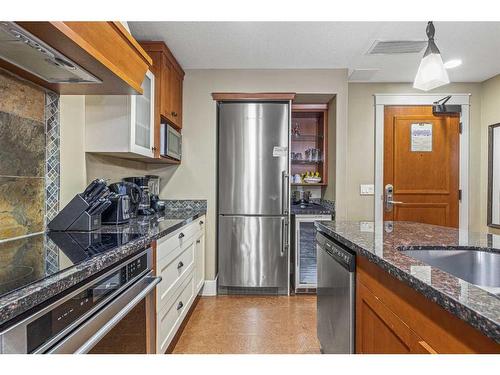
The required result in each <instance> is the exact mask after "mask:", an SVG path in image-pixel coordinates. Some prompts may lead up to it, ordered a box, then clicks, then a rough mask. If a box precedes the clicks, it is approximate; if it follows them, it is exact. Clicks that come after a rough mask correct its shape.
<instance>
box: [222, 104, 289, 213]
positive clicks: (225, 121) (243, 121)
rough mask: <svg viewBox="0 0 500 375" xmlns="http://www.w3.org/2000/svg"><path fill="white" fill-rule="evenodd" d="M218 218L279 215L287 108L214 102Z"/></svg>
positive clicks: (284, 185)
mask: <svg viewBox="0 0 500 375" xmlns="http://www.w3.org/2000/svg"><path fill="white" fill-rule="evenodd" d="M218 117H219V128H218V139H219V142H218V144H219V146H218V148H219V159H218V160H219V161H218V163H219V165H218V176H219V177H218V180H219V214H227V215H283V214H285V211H286V209H287V207H288V138H289V129H288V128H289V104H287V103H219V108H218Z"/></svg>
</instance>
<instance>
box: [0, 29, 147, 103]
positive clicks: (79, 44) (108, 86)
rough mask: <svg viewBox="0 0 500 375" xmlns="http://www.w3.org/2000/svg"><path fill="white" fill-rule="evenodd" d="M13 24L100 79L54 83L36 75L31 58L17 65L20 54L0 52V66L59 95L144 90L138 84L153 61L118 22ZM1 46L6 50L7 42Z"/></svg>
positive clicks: (127, 92)
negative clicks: (0, 55) (96, 80)
mask: <svg viewBox="0 0 500 375" xmlns="http://www.w3.org/2000/svg"><path fill="white" fill-rule="evenodd" d="M15 25H16V26H19V27H21V28H22V30H24V31H25V32H26V33H25V34H26V35H27V36H28V37H35V38H36V39H38V41H39V43H40V42H41V44H44V45H46V46H47V47H48V48H50V49H52V50H55V51H58V52H59V53H61V54H62V55H63V56H64V57H65V58H67V59H68V61H71V62H72V63H74V64H76V65H77V66H79V67H80V68H82V69H84V70H86V71H87V72H88V73H90V74H91V75H93V76H94V77H96V78H97V79H98V80H100V81H102V82H89V83H81V82H79V83H72V82H64V83H62V82H60V80H58V81H57V82H56V83H54V82H51V81H50V79H47V77H44V78H41V75H40V74H35V72H34V69H30V66H29V65H30V61H27V62H26V64H24V65H23V64H19V63H18V62H17V61H16V57H18V56H19V55H17V56H15V57H14V58H13V55H10V56H9V57H6V55H7V54H3V56H4V58H2V57H0V67H3V68H5V69H7V70H10V71H12V72H13V73H15V74H17V75H19V76H22V77H24V78H26V79H28V80H30V81H32V82H34V83H36V84H39V85H41V86H43V87H46V88H48V89H50V90H53V91H56V92H58V93H61V94H79V95H92V94H99V95H115V94H132V95H134V94H142V93H143V90H142V88H141V84H142V82H143V80H144V77H145V74H146V71H147V70H148V69H149V67H150V66H151V64H152V60H151V58H150V57H149V56H148V54H147V53H146V52H145V51H144V49H143V48H142V47H141V46H140V45H139V43H138V42H137V41H136V40H135V39H134V38H133V37H132V35H130V33H129V32H128V31H127V30H126V29H125V27H124V26H123V25H122V24H121V22H16V23H15ZM21 39H22V38H21ZM2 43H4V42H2ZM12 43H16V41H13V42H12ZM35 43H36V42H35ZM37 45H38V44H36V45H35V44H33V46H32V47H33V48H32V51H30V50H28V51H29V52H30V53H33V54H34V56H35V57H36V53H37V52H36V49H37V48H35V47H36V46H37ZM4 47H5V48H6V52H9V51H7V48H8V45H7V44H4ZM40 58H41V59H43V56H41V57H40ZM32 68H33V66H32Z"/></svg>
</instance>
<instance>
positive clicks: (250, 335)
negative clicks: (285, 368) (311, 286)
mask: <svg viewBox="0 0 500 375" xmlns="http://www.w3.org/2000/svg"><path fill="white" fill-rule="evenodd" d="M173 353H174V354H181V353H192V354H195V353H197V354H205V353H224V354H244V353H249V354H250V353H253V354H277V353H290V354H296V353H297V354H298V353H309V354H311V353H319V342H318V340H317V338H316V296H310V295H309V296H291V297H286V296H283V297H275V296H217V297H201V299H200V300H199V302H198V304H197V306H196V307H195V309H194V311H193V313H192V315H191V317H190V319H189V321H188V323H187V325H186V327H185V328H184V331H183V332H182V334H181V336H180V338H179V340H178V342H177V344H176V346H175V347H174V349H173Z"/></svg>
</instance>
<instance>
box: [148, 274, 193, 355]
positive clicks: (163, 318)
mask: <svg viewBox="0 0 500 375" xmlns="http://www.w3.org/2000/svg"><path fill="white" fill-rule="evenodd" d="M193 291H194V279H193V276H192V275H190V277H188V278H187V280H186V281H185V282H184V283H183V284H182V286H181V287H180V288H179V289H178V291H176V293H175V298H172V302H171V303H169V304H168V305H166V306H165V307H164V308H163V309H162V310H161V311H160V312H159V313H158V318H157V327H158V328H157V332H158V336H157V337H158V353H165V351H166V350H167V348H168V345H169V344H170V342H171V341H172V338H173V337H174V335H175V333H176V332H177V329H178V328H179V326H180V325H181V323H182V321H183V319H184V318H185V316H186V314H187V312H188V310H189V307H190V306H191V303H192V302H193V296H194V292H193Z"/></svg>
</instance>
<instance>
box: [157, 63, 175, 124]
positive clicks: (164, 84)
mask: <svg viewBox="0 0 500 375" xmlns="http://www.w3.org/2000/svg"><path fill="white" fill-rule="evenodd" d="M172 70H173V68H172V66H171V65H170V61H168V59H167V57H166V56H165V55H164V54H162V56H161V94H160V96H161V104H160V113H161V115H162V116H163V117H165V118H170V117H169V116H170V112H171V111H172V110H171V107H170V104H171V100H170V91H171V81H170V77H171V76H172Z"/></svg>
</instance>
